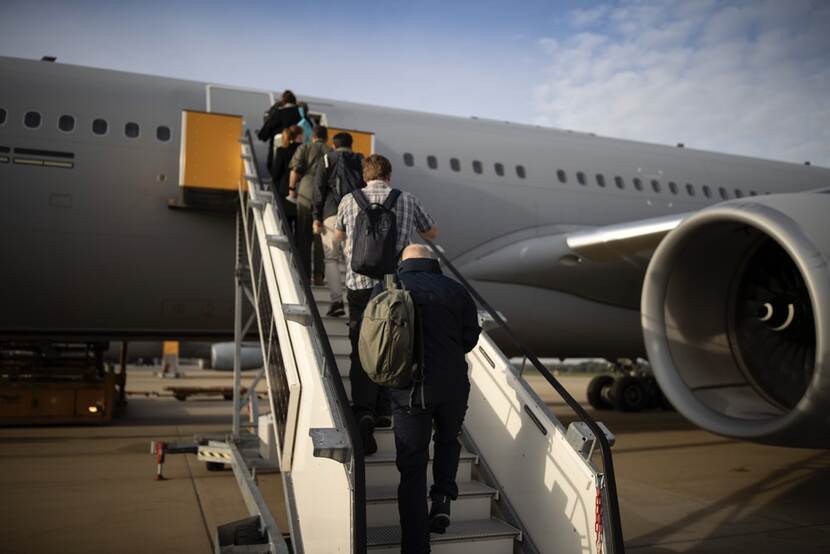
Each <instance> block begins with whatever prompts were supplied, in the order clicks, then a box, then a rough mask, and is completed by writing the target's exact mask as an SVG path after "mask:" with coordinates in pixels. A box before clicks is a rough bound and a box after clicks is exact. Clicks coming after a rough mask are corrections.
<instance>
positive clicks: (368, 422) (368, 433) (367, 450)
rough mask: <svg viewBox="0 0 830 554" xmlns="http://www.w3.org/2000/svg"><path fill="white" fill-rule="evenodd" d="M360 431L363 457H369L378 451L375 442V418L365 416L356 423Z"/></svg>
mask: <svg viewBox="0 0 830 554" xmlns="http://www.w3.org/2000/svg"><path fill="white" fill-rule="evenodd" d="M357 428H358V430H359V431H360V440H361V441H362V442H363V455H364V456H371V455H372V454H374V453H375V452H377V451H378V443H377V442H375V418H373V417H372V416H371V415H369V414H366V415H364V416H363V417H361V418H360V421H358V422H357Z"/></svg>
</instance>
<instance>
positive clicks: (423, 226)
mask: <svg viewBox="0 0 830 554" xmlns="http://www.w3.org/2000/svg"><path fill="white" fill-rule="evenodd" d="M391 179H392V164H391V163H390V162H389V160H388V159H386V158H385V157H383V156H381V155H379V154H372V155H371V156H369V157H368V158H366V159H365V160H364V161H363V180H364V181H366V188H364V189H363V190H362V192H363V193H364V194H365V195H366V197H367V199H368V201H369V202H370V203H382V202H383V201H384V200H386V197H387V196H388V195H389V192H390V191H391V190H392V186H391V184H390V181H391ZM392 211H393V212H394V213H395V216H396V222H397V244H396V246H397V249H396V251H397V252H402V251H403V249H404V248H405V247H406V246H407V245H408V244H409V243H410V242H411V239H412V236H413V235H414V233H415V231H417V232H418V233H419V234H420V235H421V236H423V237H426V238H428V239H433V238H435V237H436V236H437V235H438V229H437V228H436V227H435V222H434V220H433V219H432V217H431V216H430V215H429V214H428V213H427V212H426V211H425V210H424V208H423V206H421V202H420V200H418V199H417V198H416V197H415V196H414V195H412V194H410V193H408V192H401V195H400V196H399V197H398V200H397V202H396V203H395V205H394V206H393V207H392ZM359 212H360V207H359V206H358V204H357V201H356V200H355V198H354V195H353V194H352V193H349V194H347V195H345V196H344V197H343V200H342V201H341V202H340V206H339V207H338V209H337V225H336V226H335V228H336V232H335V236H336V237H337V238H338V239H339V240H342V241H346V242H345V244H344V247H343V251H344V254H345V256H346V301H347V302H348V303H349V339H350V340H351V343H352V353H351V368H350V369H349V380H350V383H351V386H352V409H353V410H354V413H355V418H356V419H357V422H358V425H359V427H360V435H361V439H362V440H363V447H364V449H365V452H366V454H367V455H371V454H374V453H375V452H377V443H376V442H375V438H374V430H375V424H376V421H377V416H378V415H387V414H379V413H378V412H379V411H380V410H378V408H379V406H378V400H379V397H380V395H381V394H382V392H381V388H380V387H379V386H378V385H376V384H375V383H374V382H373V381H371V380H370V379H369V377H368V376H367V375H366V372H365V371H363V367H362V366H361V365H360V357H359V356H358V353H357V340H358V336H359V335H360V320H361V318H362V317H363V311H364V310H365V309H366V304H367V303H368V302H369V298H370V296H371V295H372V289H373V288H374V286H375V285H376V284H377V283H378V282H379V281H378V280H377V279H373V278H371V277H368V276H366V275H361V274H359V273H355V272H354V270H352V238H353V237H352V235H353V234H354V228H355V219H356V218H357V214H358V213H359Z"/></svg>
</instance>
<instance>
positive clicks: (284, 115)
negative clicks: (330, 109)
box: [257, 90, 301, 183]
mask: <svg viewBox="0 0 830 554" xmlns="http://www.w3.org/2000/svg"><path fill="white" fill-rule="evenodd" d="M300 119H301V117H300V110H299V109H298V107H297V97H296V96H294V93H293V92H291V91H290V90H286V91H285V92H283V93H282V96H281V97H280V99H279V101H278V102H276V103H275V104H274V105H273V106H271V108H270V109H269V110H268V111H267V112H266V113H265V117H264V120H263V123H262V129H260V130H259V131H258V132H257V137H258V138H259V140H261V141H263V142H265V141H268V159H267V164H266V165H267V167H268V171H270V172H271V177H272V178H273V176H274V171H273V167H274V166H273V162H274V155H275V148H274V137H276V136H277V135H278V134H280V133H282V131H283V130H284V129H286V128H287V127H290V126H292V125H296V124H297V123H299V122H300ZM274 182H275V183H276V182H277V180H276V179H274Z"/></svg>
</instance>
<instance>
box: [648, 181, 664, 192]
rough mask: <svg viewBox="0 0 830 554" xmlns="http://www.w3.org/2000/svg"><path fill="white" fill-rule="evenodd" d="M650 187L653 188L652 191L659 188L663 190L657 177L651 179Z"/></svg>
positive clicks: (658, 190)
mask: <svg viewBox="0 0 830 554" xmlns="http://www.w3.org/2000/svg"><path fill="white" fill-rule="evenodd" d="M651 188H653V189H654V192H660V191H661V190H663V187H661V186H660V181H658V180H657V179H652V180H651Z"/></svg>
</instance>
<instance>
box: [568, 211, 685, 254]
mask: <svg viewBox="0 0 830 554" xmlns="http://www.w3.org/2000/svg"><path fill="white" fill-rule="evenodd" d="M692 213H694V212H686V213H680V214H673V215H669V216H663V217H655V218H651V219H643V220H640V221H633V222H628V223H618V224H616V225H607V226H603V227H597V228H594V229H585V230H581V231H575V232H573V233H569V234H568V236H567V237H566V243H567V245H568V247H569V248H570V249H571V250H572V251H573V252H574V253H575V254H577V255H578V256H580V257H582V258H587V259H589V260H595V261H610V260H615V259H626V258H630V257H631V256H634V255H642V254H643V253H644V252H651V251H654V249H655V248H656V247H657V245H658V244H660V241H661V240H663V237H665V236H666V235H667V234H668V233H669V232H671V231H673V230H674V229H675V228H676V227H677V226H678V225H680V223H681V222H682V221H683V220H684V219H686V218H687V217H689V216H690V215H692Z"/></svg>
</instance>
